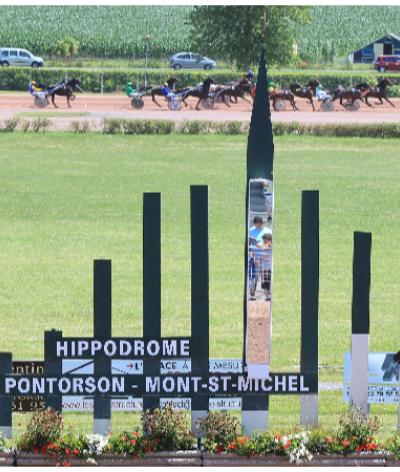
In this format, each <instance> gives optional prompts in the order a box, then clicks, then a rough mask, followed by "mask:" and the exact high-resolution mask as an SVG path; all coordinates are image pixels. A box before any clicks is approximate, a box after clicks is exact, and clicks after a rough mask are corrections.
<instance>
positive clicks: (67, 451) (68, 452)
mask: <svg viewBox="0 0 400 472" xmlns="http://www.w3.org/2000/svg"><path fill="white" fill-rule="evenodd" d="M65 454H67V456H69V455H70V454H71V449H68V448H67V449H65Z"/></svg>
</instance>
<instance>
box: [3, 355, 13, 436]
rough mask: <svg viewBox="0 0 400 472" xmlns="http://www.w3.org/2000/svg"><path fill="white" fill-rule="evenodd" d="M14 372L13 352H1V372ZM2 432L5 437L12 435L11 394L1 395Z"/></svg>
mask: <svg viewBox="0 0 400 472" xmlns="http://www.w3.org/2000/svg"><path fill="white" fill-rule="evenodd" d="M11 373H12V354H11V352H1V353H0V374H11ZM0 433H3V435H4V437H7V438H10V437H11V436H12V397H11V396H10V395H8V396H5V395H0Z"/></svg>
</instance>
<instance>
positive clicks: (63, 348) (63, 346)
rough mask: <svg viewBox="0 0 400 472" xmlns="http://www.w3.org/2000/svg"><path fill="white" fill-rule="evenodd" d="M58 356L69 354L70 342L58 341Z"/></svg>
mask: <svg viewBox="0 0 400 472" xmlns="http://www.w3.org/2000/svg"><path fill="white" fill-rule="evenodd" d="M56 350H57V357H62V356H65V357H66V356H67V355H68V343H67V341H57V344H56Z"/></svg>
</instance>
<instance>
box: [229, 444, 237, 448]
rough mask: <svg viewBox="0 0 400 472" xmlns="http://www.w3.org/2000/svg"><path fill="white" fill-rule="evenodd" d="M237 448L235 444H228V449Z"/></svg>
mask: <svg viewBox="0 0 400 472" xmlns="http://www.w3.org/2000/svg"><path fill="white" fill-rule="evenodd" d="M235 447H236V445H235V443H230V444H228V449H235Z"/></svg>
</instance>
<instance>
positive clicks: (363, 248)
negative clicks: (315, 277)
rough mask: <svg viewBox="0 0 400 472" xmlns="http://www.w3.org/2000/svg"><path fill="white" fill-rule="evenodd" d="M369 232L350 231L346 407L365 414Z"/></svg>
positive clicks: (367, 348) (366, 397) (366, 408)
mask: <svg viewBox="0 0 400 472" xmlns="http://www.w3.org/2000/svg"><path fill="white" fill-rule="evenodd" d="M370 284H371V233H361V232H355V233H354V259H353V299H352V316H351V333H352V336H351V385H350V407H354V406H357V407H359V408H361V410H362V411H364V412H365V413H368V350H369V291H370Z"/></svg>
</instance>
